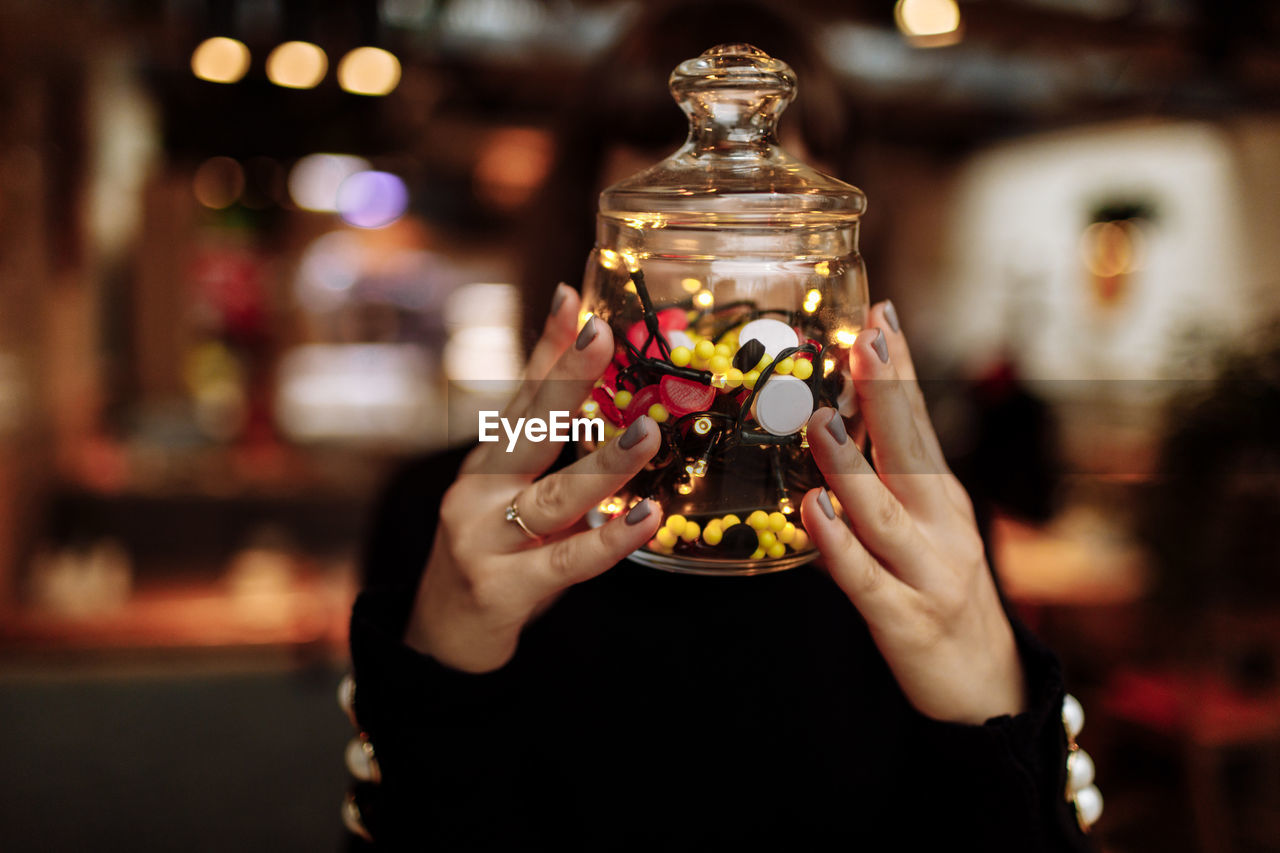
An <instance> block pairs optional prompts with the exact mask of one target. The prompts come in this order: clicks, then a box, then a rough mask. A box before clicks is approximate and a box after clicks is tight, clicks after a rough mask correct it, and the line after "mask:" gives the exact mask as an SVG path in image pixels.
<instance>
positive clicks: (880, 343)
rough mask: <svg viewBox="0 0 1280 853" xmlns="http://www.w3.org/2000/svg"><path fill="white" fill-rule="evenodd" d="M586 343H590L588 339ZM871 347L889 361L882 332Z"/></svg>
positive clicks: (886, 362)
mask: <svg viewBox="0 0 1280 853" xmlns="http://www.w3.org/2000/svg"><path fill="white" fill-rule="evenodd" d="M587 343H590V341H588V342H587ZM871 348H872V349H873V350H875V351H876V355H878V356H880V360H881V361H882V362H884V363H885V364H888V363H889V344H888V343H887V342H886V341H885V339H884V332H882V331H880V330H879V329H876V339H875V340H874V341H872V342H871ZM578 349H582V347H578Z"/></svg>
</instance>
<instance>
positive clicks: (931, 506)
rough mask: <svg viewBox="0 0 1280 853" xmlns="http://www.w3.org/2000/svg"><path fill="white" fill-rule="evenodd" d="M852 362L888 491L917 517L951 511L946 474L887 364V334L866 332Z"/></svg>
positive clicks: (874, 330)
mask: <svg viewBox="0 0 1280 853" xmlns="http://www.w3.org/2000/svg"><path fill="white" fill-rule="evenodd" d="M849 362H850V370H851V372H852V374H853V387H854V393H855V394H856V395H857V398H858V409H859V411H861V412H862V418H863V421H864V422H865V423H866V426H867V435H868V437H869V438H870V439H871V450H872V458H873V459H874V460H875V463H876V471H877V472H878V473H879V475H880V477H881V479H882V480H883V481H884V483H885V485H886V486H888V487H889V490H890V491H892V492H893V493H894V494H895V495H896V496H897V497H898V499H899V500H901V501H902V502H903V503H904V504H906V505H907V506H908V507H909V508H910V509H911V510H912V511H913V512H924V513H931V514H933V513H937V512H938V511H939V510H942V509H944V508H949V507H950V503H949V502H948V500H947V497H946V494H945V492H944V491H943V489H942V488H941V486H940V481H941V479H942V477H943V476H944V474H945V472H946V471H945V468H943V467H941V463H940V460H938V459H936V458H935V457H933V456H932V455H931V454H930V452H929V450H928V448H927V447H926V446H925V443H924V440H923V438H921V436H920V430H919V428H918V427H917V426H916V419H915V415H914V413H913V412H912V410H911V404H910V402H909V401H908V399H907V395H906V393H905V392H904V390H903V387H904V385H905V384H906V383H905V382H903V380H902V379H901V378H900V377H899V376H898V373H897V370H896V369H895V368H894V365H893V363H892V362H891V361H890V360H889V351H888V342H887V341H886V339H885V335H884V332H883V330H881V329H879V328H870V329H864V330H863V331H862V332H861V333H860V334H859V335H858V337H857V338H856V339H855V340H854V342H853V346H852V347H851V348H850V353H849Z"/></svg>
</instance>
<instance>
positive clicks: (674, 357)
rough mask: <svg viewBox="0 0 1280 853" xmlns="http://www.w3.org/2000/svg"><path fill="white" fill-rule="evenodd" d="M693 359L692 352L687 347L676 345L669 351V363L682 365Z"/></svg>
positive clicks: (677, 365)
mask: <svg viewBox="0 0 1280 853" xmlns="http://www.w3.org/2000/svg"><path fill="white" fill-rule="evenodd" d="M691 361H693V353H692V352H690V351H689V348H688V347H676V348H675V349H673V350H672V351H671V363H672V364H674V365H675V366H676V367H684V366H685V365H687V364H688V363H689V362H691Z"/></svg>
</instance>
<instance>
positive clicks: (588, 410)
mask: <svg viewBox="0 0 1280 853" xmlns="http://www.w3.org/2000/svg"><path fill="white" fill-rule="evenodd" d="M582 414H583V415H585V416H587V417H588V418H594V417H595V416H596V415H598V414H600V404H599V403H597V402H596V401H595V400H588V401H587V402H585V403H583V404H582Z"/></svg>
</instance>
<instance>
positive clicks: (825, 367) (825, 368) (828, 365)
mask: <svg viewBox="0 0 1280 853" xmlns="http://www.w3.org/2000/svg"><path fill="white" fill-rule="evenodd" d="M835 369H836V360H835V359H834V358H828V359H823V362H822V375H823V376H830V375H831V371H833V370H835Z"/></svg>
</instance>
